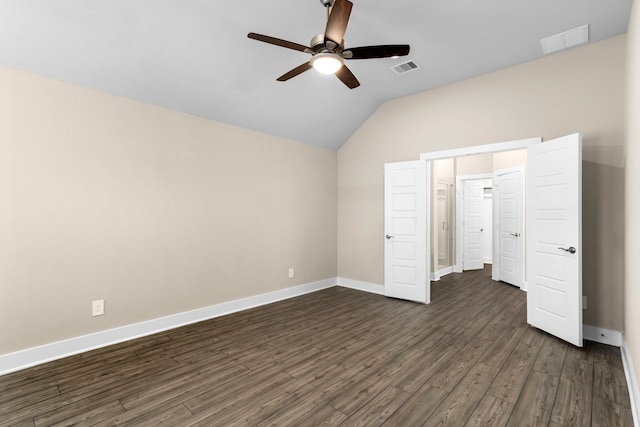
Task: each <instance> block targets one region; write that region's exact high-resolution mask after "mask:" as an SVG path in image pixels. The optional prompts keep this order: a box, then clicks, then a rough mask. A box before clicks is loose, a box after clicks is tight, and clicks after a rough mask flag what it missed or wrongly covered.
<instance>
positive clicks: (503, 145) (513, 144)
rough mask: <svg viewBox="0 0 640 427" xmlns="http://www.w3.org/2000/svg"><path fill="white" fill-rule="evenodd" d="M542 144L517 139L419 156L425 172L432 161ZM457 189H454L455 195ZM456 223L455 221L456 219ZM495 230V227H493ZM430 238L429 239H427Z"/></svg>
mask: <svg viewBox="0 0 640 427" xmlns="http://www.w3.org/2000/svg"><path fill="white" fill-rule="evenodd" d="M541 143H542V137H533V138H525V139H518V140H515V141H507V142H497V143H495V144H484V145H475V146H470V147H462V148H454V149H451V150H442V151H432V152H428V153H422V154H420V160H424V161H426V162H427V170H431V162H432V161H433V160H442V159H448V158H451V157H465V156H473V155H475V154H489V153H500V152H503V151H514V150H522V149H526V148H528V147H530V146H532V145H537V144H541ZM426 187H427V188H426V191H427V200H428V201H429V200H431V197H432V195H431V175H430V174H429V173H427V185H426ZM457 192H458V189H457V188H456V193H457ZM429 211H430V209H427V215H429V213H430V212H429ZM457 215H458V214H457V213H456V218H457ZM456 221H457V219H456ZM494 228H495V227H494ZM458 234H459V233H457V232H456V264H457V259H458V247H457V246H458V242H457V238H458V237H457V236H458ZM429 238H430V237H429ZM430 259H431V244H430V241H429V240H427V260H430Z"/></svg>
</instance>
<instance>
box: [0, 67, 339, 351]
mask: <svg viewBox="0 0 640 427" xmlns="http://www.w3.org/2000/svg"><path fill="white" fill-rule="evenodd" d="M0 153H1V154H0V325H2V333H1V334H0V354H5V353H9V352H13V351H16V350H20V349H25V348H29V347H32V346H36V345H41V344H46V343H50V342H54V341H58V340H62V339H65V338H70V337H75V336H79V335H82V334H88V333H91V332H96V331H100V330H104V329H109V328H113V327H117V326H121V325H128V324H131V323H135V322H140V321H144V320H148V319H153V318H158V317H161V316H165V315H170V314H175V313H179V312H183V311H187V310H191V309H195V308H199V307H204V306H209V305H213V304H216V303H221V302H225V301H230V300H234V299H238V298H242V297H247V296H253V295H257V294H261V293H265V292H269V291H274V290H278V289H283V288H287V287H291V286H295V285H299V284H302V283H309V282H313V281H317V280H321V279H327V278H331V277H335V276H336V271H337V270H336V269H337V267H336V235H337V229H336V198H337V196H336V153H335V152H333V151H327V150H322V149H318V148H313V147H310V146H307V145H303V144H300V143H296V142H292V141H288V140H284V139H280V138H276V137H272V136H268V135H264V134H260V133H256V132H252V131H249V130H245V129H241V128H237V127H233V126H228V125H225V124H222V123H217V122H213V121H210V120H204V119H201V118H198V117H194V116H189V115H186V114H181V113H177V112H174V111H170V110H165V109H162V108H158V107H154V106H151V105H147V104H143V103H139V102H134V101H130V100H127V99H123V98H119V97H115V96H111V95H106V94H104V93H100V92H97V91H92V90H89V89H85V88H81V87H78V86H73V85H69V84H65V83H62V82H58V81H54V80H49V79H45V78H42V77H38V76H35V75H32V74H28V73H24V72H21V71H16V70H11V69H8V68H2V67H0ZM288 267H294V268H295V278H293V279H288V276H287V273H288ZM98 298H104V299H105V302H106V304H105V305H106V314H105V315H104V316H102V317H91V315H90V313H91V301H92V300H93V299H98Z"/></svg>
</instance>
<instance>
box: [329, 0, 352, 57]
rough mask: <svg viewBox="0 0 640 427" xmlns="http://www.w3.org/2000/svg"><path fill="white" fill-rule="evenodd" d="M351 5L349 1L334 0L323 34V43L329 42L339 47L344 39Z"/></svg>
mask: <svg viewBox="0 0 640 427" xmlns="http://www.w3.org/2000/svg"><path fill="white" fill-rule="evenodd" d="M352 7H353V3H351V2H350V1H349V0H336V1H335V3H333V7H332V8H331V14H330V15H329V20H328V21H327V29H326V30H325V32H324V41H325V42H326V41H327V40H331V41H332V42H334V43H335V44H336V45H338V46H340V45H341V44H342V40H343V39H344V33H345V31H347V24H348V23H349V15H351V8H352Z"/></svg>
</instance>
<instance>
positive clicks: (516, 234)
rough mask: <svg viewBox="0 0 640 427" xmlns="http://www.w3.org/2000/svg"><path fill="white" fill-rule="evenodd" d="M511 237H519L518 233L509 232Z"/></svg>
mask: <svg viewBox="0 0 640 427" xmlns="http://www.w3.org/2000/svg"><path fill="white" fill-rule="evenodd" d="M510 234H511V235H512V236H513V237H520V233H510Z"/></svg>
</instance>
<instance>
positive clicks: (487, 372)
mask: <svg viewBox="0 0 640 427" xmlns="http://www.w3.org/2000/svg"><path fill="white" fill-rule="evenodd" d="M497 374H498V369H497V368H494V367H493V366H489V365H485V364H484V363H479V364H477V365H475V366H474V367H473V369H471V370H470V371H469V373H467V375H466V376H465V377H464V378H463V379H462V381H460V383H459V384H458V385H457V386H456V388H454V389H453V391H452V392H451V393H449V395H448V396H447V397H446V398H445V399H444V401H443V402H442V403H441V404H440V406H438V408H437V409H436V410H435V412H434V413H433V414H432V415H431V416H430V417H429V418H428V419H427V421H426V423H425V425H429V426H445V425H446V426H463V425H464V424H465V423H466V422H467V420H468V418H469V416H470V415H471V413H472V412H473V410H474V409H475V407H476V406H477V404H478V402H480V400H481V399H482V397H483V396H484V394H485V392H486V391H487V389H488V388H489V386H490V385H491V383H492V382H493V380H494V378H495V377H496V375H497Z"/></svg>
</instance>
